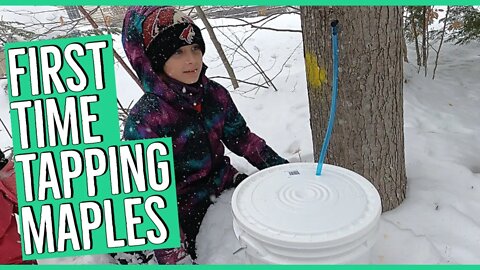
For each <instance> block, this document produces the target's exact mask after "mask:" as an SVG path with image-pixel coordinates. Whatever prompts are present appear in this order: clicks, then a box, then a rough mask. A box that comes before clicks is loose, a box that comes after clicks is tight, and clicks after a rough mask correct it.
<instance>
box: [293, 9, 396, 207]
mask: <svg viewBox="0 0 480 270" xmlns="http://www.w3.org/2000/svg"><path fill="white" fill-rule="evenodd" d="M301 19H302V30H303V41H304V51H305V63H306V71H307V86H308V95H309V102H310V121H311V128H312V137H313V144H314V150H315V152H316V153H319V152H320V148H321V146H322V142H323V138H324V136H325V132H326V127H327V123H328V114H329V109H330V101H331V87H332V85H331V83H332V77H331V76H332V75H331V74H332V47H331V27H330V22H331V21H332V20H335V19H337V20H339V21H340V25H341V32H340V34H339V39H338V46H339V67H340V70H339V96H338V103H337V114H336V121H335V125H334V129H333V134H332V138H331V141H330V145H329V149H328V152H327V159H326V160H327V162H326V163H329V164H334V165H338V166H342V167H344V168H347V169H350V170H352V171H355V172H357V173H359V174H361V175H363V176H364V177H365V178H367V179H369V180H370V181H371V182H372V183H373V185H374V186H375V187H376V188H377V190H378V191H379V193H380V196H381V198H382V205H383V210H384V211H388V210H390V209H393V208H395V207H396V206H398V205H399V204H400V203H401V202H402V201H403V199H404V198H405V191H406V175H405V157H404V137H403V93H402V91H403V84H402V82H403V62H402V52H401V50H402V49H401V48H402V46H401V43H402V38H403V36H402V8H401V7H302V8H301Z"/></svg>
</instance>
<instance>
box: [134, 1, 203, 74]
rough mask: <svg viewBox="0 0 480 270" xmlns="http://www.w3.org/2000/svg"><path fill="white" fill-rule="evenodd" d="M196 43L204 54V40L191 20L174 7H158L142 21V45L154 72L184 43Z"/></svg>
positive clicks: (160, 68) (160, 70) (161, 70)
mask: <svg viewBox="0 0 480 270" xmlns="http://www.w3.org/2000/svg"><path fill="white" fill-rule="evenodd" d="M192 44H198V45H199V46H200V50H201V51H202V53H203V54H205V42H204V41H203V38H202V33H201V31H200V28H198V26H196V25H195V24H194V23H193V20H192V19H191V18H190V17H188V16H187V15H185V14H184V13H182V12H181V11H179V10H176V9H175V8H174V7H159V8H158V9H157V10H156V11H154V12H152V13H151V14H150V15H149V16H148V17H147V18H146V19H145V21H144V22H143V45H144V48H145V52H146V55H147V57H148V58H149V59H150V62H151V64H152V68H153V70H154V71H155V72H157V73H159V72H163V66H164V65H165V62H166V61H167V60H168V58H170V56H172V55H173V54H174V53H175V51H177V50H178V49H179V48H180V47H182V46H185V45H192Z"/></svg>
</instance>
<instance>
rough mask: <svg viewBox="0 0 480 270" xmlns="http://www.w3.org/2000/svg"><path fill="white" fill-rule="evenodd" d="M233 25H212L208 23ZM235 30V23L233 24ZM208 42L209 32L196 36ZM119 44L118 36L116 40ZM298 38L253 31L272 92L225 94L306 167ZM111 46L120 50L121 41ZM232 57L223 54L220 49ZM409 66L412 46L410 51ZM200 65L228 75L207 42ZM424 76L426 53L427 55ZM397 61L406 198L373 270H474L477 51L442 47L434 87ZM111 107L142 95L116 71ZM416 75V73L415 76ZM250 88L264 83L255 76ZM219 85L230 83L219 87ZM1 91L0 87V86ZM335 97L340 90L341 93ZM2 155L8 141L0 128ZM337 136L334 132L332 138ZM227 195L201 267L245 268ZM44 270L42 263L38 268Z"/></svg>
mask: <svg viewBox="0 0 480 270" xmlns="http://www.w3.org/2000/svg"><path fill="white" fill-rule="evenodd" d="M234 22H235V21H233V20H226V19H218V20H213V21H212V23H213V24H216V25H224V24H232V23H234ZM237 23H238V22H237ZM267 26H270V27H279V28H289V29H300V18H299V17H298V16H295V15H284V16H281V17H280V18H279V19H276V20H275V21H273V22H270V23H268V24H267ZM222 31H224V33H225V35H222V34H221V33H219V32H218V33H217V35H218V38H219V40H220V42H221V43H222V44H224V45H225V46H226V47H228V46H231V45H228V44H229V42H228V40H227V36H228V38H230V39H231V38H232V37H234V35H236V36H237V37H238V38H242V37H245V36H247V35H249V34H250V33H252V31H253V29H251V28H247V27H246V28H240V27H236V28H222ZM204 36H205V39H206V40H208V34H207V33H206V32H205V33H204ZM116 40H117V41H118V37H117V38H116ZM301 42H302V36H301V34H300V33H291V32H274V31H265V30H262V31H257V32H256V33H255V34H254V35H253V36H252V37H251V38H250V39H248V41H247V42H246V43H245V45H244V46H245V48H246V49H247V50H248V51H249V52H250V53H251V54H252V56H253V57H254V58H255V59H257V58H258V62H259V64H260V65H261V66H262V67H263V68H264V69H265V70H267V71H266V72H267V74H268V75H269V76H270V77H274V76H275V75H276V74H277V73H279V72H280V71H281V73H280V74H279V75H278V76H277V77H276V78H275V79H274V83H275V86H276V87H277V88H278V91H275V90H274V89H273V88H272V87H270V88H268V89H264V88H259V89H257V88H255V87H254V86H252V85H246V84H242V85H241V87H240V89H237V90H235V91H233V89H231V87H230V89H231V90H232V95H233V98H234V100H235V102H236V104H237V106H238V108H239V110H240V111H241V112H242V114H243V115H244V117H245V118H246V120H247V123H248V124H249V126H250V128H251V129H252V130H253V131H254V132H255V133H257V134H259V135H260V136H261V137H263V138H265V139H266V141H267V142H268V143H269V145H270V146H272V148H274V149H275V150H276V151H277V152H278V153H279V154H280V155H282V156H283V157H285V158H287V159H289V160H290V161H302V162H312V161H313V156H314V155H317V153H313V150H312V141H311V140H312V139H311V134H310V132H311V131H310V124H309V121H310V119H309V109H308V98H307V90H306V79H305V69H304V59H303V51H302V44H301ZM116 48H117V49H119V50H121V49H120V48H121V45H120V43H119V42H117V44H116ZM227 54H228V55H230V57H232V56H231V51H230V50H228V49H227ZM409 57H410V60H411V62H412V63H413V62H415V59H414V51H413V47H409ZM204 59H205V62H206V64H207V65H208V66H209V70H208V71H207V75H208V76H211V77H213V76H226V72H225V70H224V67H223V66H222V64H221V61H220V59H219V57H218V56H217V54H216V52H215V49H214V48H213V46H212V44H211V43H208V41H207V53H206V55H205V58H204ZM431 60H432V61H431V62H430V71H432V70H433V60H434V54H433V53H431ZM412 63H405V84H404V115H405V152H406V168H407V177H408V190H407V198H406V199H405V201H404V202H403V203H402V205H400V206H399V207H398V208H396V209H395V210H392V211H389V212H386V213H384V214H382V217H381V221H380V234H379V238H378V241H377V243H376V245H375V246H374V247H373V250H372V262H373V263H378V264H438V263H442V264H443V263H452V264H478V263H480V215H478V213H480V154H479V153H480V121H479V120H478V119H479V118H480V106H479V104H480V76H479V74H480V43H479V42H473V43H471V44H468V45H464V46H454V45H451V44H444V46H443V48H442V52H441V56H440V60H439V66H438V69H437V74H436V78H435V80H432V79H431V73H430V75H429V76H427V77H425V76H424V75H423V74H418V73H417V70H416V67H415V66H414V64H412ZM115 68H116V80H117V81H116V82H117V92H118V96H119V99H120V100H121V101H122V103H123V104H124V105H128V104H129V103H130V102H131V100H135V99H137V98H138V97H140V95H141V90H139V89H138V87H137V86H136V84H135V83H134V82H133V81H132V80H131V79H129V77H128V75H126V73H125V72H124V71H123V70H122V68H121V67H120V65H118V64H116V67H115ZM234 68H235V70H236V74H237V77H238V78H239V79H247V78H248V77H250V76H251V75H254V74H255V73H256V72H257V71H256V70H255V69H254V68H253V67H252V66H251V64H249V63H248V62H247V61H246V60H244V59H243V58H242V56H240V55H238V54H237V55H235V61H234ZM421 73H422V72H421ZM250 80H251V81H256V82H259V83H262V82H263V81H262V79H261V77H260V76H258V75H257V76H255V77H254V79H250ZM217 81H219V82H221V83H222V84H224V85H225V86H228V85H230V83H229V81H228V80H224V79H218V80H217ZM0 84H1V85H4V84H5V81H4V80H3V81H2V82H1V83H0ZM340 91H342V89H340ZM0 117H1V119H2V120H3V121H4V122H6V123H7V124H9V119H8V96H7V95H6V94H5V93H4V91H1V94H0ZM0 134H1V135H0V147H1V148H2V149H5V147H7V146H10V145H11V144H12V143H11V139H10V138H9V137H8V135H7V134H6V132H5V130H4V128H3V127H2V126H0ZM332 136H335V131H333V135H332ZM232 158H233V162H234V164H235V165H236V166H237V167H238V168H239V169H240V170H242V171H244V172H246V173H253V172H255V169H254V168H253V167H252V166H250V165H249V164H248V163H247V162H246V161H245V160H243V159H241V158H238V157H234V156H232ZM232 193H233V191H227V192H225V194H223V195H222V196H221V197H220V198H218V199H217V201H216V203H215V204H214V205H213V206H211V207H210V209H209V211H208V213H207V216H206V217H205V219H204V221H203V224H202V227H201V230H200V233H199V235H198V238H197V243H198V244H197V245H198V246H197V249H198V255H199V259H198V262H199V263H202V264H203V263H215V264H217V263H222V264H232V263H244V262H245V257H244V256H245V255H244V253H243V252H238V253H236V254H235V255H233V253H234V252H235V251H236V250H238V249H239V248H240V245H239V244H238V241H237V240H236V239H235V236H234V234H233V230H232V215H231V208H230V198H231V195H232ZM69 262H70V263H107V262H108V260H106V259H105V258H102V257H101V256H100V257H99V256H97V257H91V256H90V257H88V256H87V257H84V258H77V259H75V260H73V259H65V258H64V259H58V260H50V261H49V263H69ZM45 263H46V262H45Z"/></svg>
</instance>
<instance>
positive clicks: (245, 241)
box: [238, 233, 268, 257]
mask: <svg viewBox="0 0 480 270" xmlns="http://www.w3.org/2000/svg"><path fill="white" fill-rule="evenodd" d="M238 240H239V241H240V243H241V244H242V246H246V249H247V250H248V249H250V250H252V251H253V252H254V253H256V254H257V255H258V256H259V257H265V256H267V254H268V252H267V250H266V249H265V248H264V247H262V246H261V245H259V243H258V241H256V240H255V239H253V238H252V237H251V236H250V235H248V234H246V233H241V234H240V235H239V236H238Z"/></svg>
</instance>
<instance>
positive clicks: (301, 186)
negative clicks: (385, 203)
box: [232, 163, 381, 248]
mask: <svg viewBox="0 0 480 270" xmlns="http://www.w3.org/2000/svg"><path fill="white" fill-rule="evenodd" d="M316 167H317V164H316V163H289V164H284V165H279V166H275V167H271V168H268V169H265V170H262V171H260V172H258V173H256V174H253V175H251V176H250V177H248V178H247V179H245V180H244V181H243V182H242V183H241V184H240V185H239V186H238V187H237V188H236V189H235V192H234V194H233V197H232V210H233V216H234V219H235V221H236V222H237V224H238V225H239V226H240V229H241V230H243V231H244V232H246V233H248V234H249V235H251V236H252V237H254V238H256V239H258V240H261V241H265V242H267V243H271V244H275V245H281V246H288V247H292V248H323V247H325V248H327V247H334V246H337V245H342V244H346V243H350V242H354V241H355V240H357V239H358V238H361V237H364V236H365V235H366V234H368V233H369V232H371V231H372V230H374V228H375V227H376V225H377V223H378V220H379V218H380V214H381V201H380V196H379V194H378V192H377V190H376V189H375V187H374V186H373V185H372V184H371V183H370V182H369V181H368V180H366V179H365V178H364V177H362V176H361V175H359V174H357V173H355V172H352V171H350V170H347V169H345V168H341V167H337V166H333V165H328V164H324V166H323V172H322V175H321V176H317V175H315V172H316Z"/></svg>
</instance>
